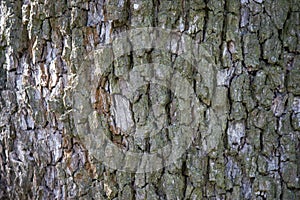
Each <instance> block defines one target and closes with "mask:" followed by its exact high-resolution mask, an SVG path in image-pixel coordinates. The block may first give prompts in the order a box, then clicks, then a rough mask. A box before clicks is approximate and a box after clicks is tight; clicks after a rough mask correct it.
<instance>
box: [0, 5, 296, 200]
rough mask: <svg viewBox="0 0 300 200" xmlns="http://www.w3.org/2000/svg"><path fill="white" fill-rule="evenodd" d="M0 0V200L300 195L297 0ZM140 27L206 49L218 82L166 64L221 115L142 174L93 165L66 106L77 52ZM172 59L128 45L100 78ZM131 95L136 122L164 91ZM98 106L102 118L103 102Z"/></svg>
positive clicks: (111, 78) (69, 103) (116, 137)
mask: <svg viewBox="0 0 300 200" xmlns="http://www.w3.org/2000/svg"><path fill="white" fill-rule="evenodd" d="M0 6H1V10H0V35H1V38H0V55H1V56H0V65H1V68H0V111H1V114H0V199H300V182H299V178H300V177H299V176H300V153H299V152H300V137H299V131H300V54H299V53H300V19H299V18H300V17H299V16H300V3H299V1H297V0H274V1H272V0H241V1H237V0H226V1H225V0H220V1H219V0H218V1H212V0H200V1H199V0H185V1H167V0H162V1H159V0H153V1H144V0H143V1H133V0H131V1H129V0H124V1H122V0H120V1H111V0H106V1H103V0H99V1H96V0H67V1H60V0H59V1H49V0H45V1H42V0H31V1H27V0H24V1H20V0H17V1H14V0H3V1H1V5H0ZM138 27H160V28H165V29H173V30H176V31H177V32H182V33H186V34H188V35H189V36H191V37H192V38H193V39H194V41H197V42H198V43H200V44H202V45H205V47H206V48H207V51H208V52H209V54H210V60H211V62H213V63H210V64H212V66H213V69H212V70H210V68H209V70H207V73H212V74H213V77H215V79H214V80H208V78H207V76H205V75H203V74H202V75H201V74H195V73H194V69H193V68H192V67H190V68H189V66H188V64H186V63H184V62H180V61H178V62H177V61H176V62H177V63H176V62H175V64H174V67H175V68H176V70H178V71H180V72H181V73H182V74H183V76H184V77H186V78H187V79H188V80H190V81H191V83H192V84H193V89H194V91H195V94H196V95H197V98H199V101H200V102H201V105H202V106H203V109H204V114H203V123H204V127H205V126H206V125H207V124H208V123H209V121H210V123H212V124H214V123H215V124H217V123H221V125H220V127H219V129H216V128H215V129H214V127H217V126H213V128H212V131H211V132H209V131H208V129H207V128H208V127H205V128H204V129H205V130H204V131H203V132H201V131H199V132H198V135H196V137H195V139H194V141H193V144H192V145H191V147H190V148H189V149H187V151H186V153H185V154H184V155H183V156H182V157H181V158H180V159H179V160H177V161H176V162H175V163H174V164H173V165H170V166H167V167H165V168H162V169H160V170H158V171H155V172H151V173H141V174H135V173H129V172H121V171H117V170H113V169H110V168H109V167H107V166H105V165H103V163H101V162H100V161H98V160H97V159H96V158H95V157H94V156H93V155H92V154H90V151H89V150H88V149H87V148H86V146H85V144H84V143H83V142H82V140H81V139H80V137H78V135H77V134H76V130H75V126H74V120H73V119H72V114H71V113H72V106H73V104H72V103H73V101H72V94H71V93H72V92H71V91H72V86H73V85H72V83H73V81H74V79H75V78H76V76H77V75H78V74H77V73H78V71H79V69H80V65H81V63H82V60H81V59H82V58H83V57H84V55H88V53H89V52H92V51H93V50H94V49H96V48H97V47H98V46H101V45H103V44H107V43H110V42H111V40H112V37H113V36H116V35H117V34H118V33H120V32H122V31H125V30H131V29H134V28H138ZM173 56H174V55H173ZM175 56H176V55H175ZM171 57H172V55H170V54H161V53H160V52H155V51H152V52H145V51H141V52H133V53H131V54H130V55H128V56H127V55H126V56H124V57H122V58H120V59H119V60H117V61H115V62H114V68H113V70H112V72H111V74H110V76H107V77H106V78H107V79H108V80H109V81H110V82H113V81H116V82H118V77H120V76H121V74H123V73H124V72H126V71H128V70H129V69H130V68H134V67H135V65H138V64H139V63H145V62H150V61H155V60H160V61H164V60H166V61H165V62H166V63H170V62H171V61H172V60H171ZM206 64H207V66H208V64H209V63H206ZM182 66H187V68H186V69H184V70H183V69H182V68H181V67H182ZM208 77H211V76H208ZM106 81H107V80H106ZM118 83H119V82H118ZM99 88H100V89H99V90H98V92H99V93H100V94H102V93H107V91H104V90H105V87H104V86H103V85H101V84H100V87H99ZM102 90H103V91H102ZM101 92H102V93H101ZM139 92H140V93H139V94H141V99H140V100H139V101H138V102H136V103H133V104H132V106H126V109H127V107H128V109H129V108H130V109H133V111H134V113H135V115H136V116H140V117H141V119H143V117H145V115H146V114H145V113H147V112H148V111H147V110H148V109H149V108H150V104H151V102H153V101H162V102H163V101H165V102H170V101H172V99H170V98H171V97H172V95H170V94H169V93H168V91H166V90H164V89H157V88H151V87H150V88H142V89H141V91H139ZM108 95H109V94H108ZM143 95H144V96H143ZM138 96H139V95H138ZM99 98H100V97H99ZM101 98H106V97H105V96H104V97H101ZM102 100H103V99H102ZM106 100H107V99H106ZM107 101H108V100H107ZM119 103H120V102H119ZM166 104H167V103H166ZM181 106H183V108H186V109H189V107H190V105H185V104H182V105H181ZM121 107H122V106H121ZM175 109H176V105H175ZM95 110H97V111H98V114H99V117H100V118H101V117H102V118H101V119H102V120H103V123H104V122H105V119H104V118H105V116H106V115H108V114H109V113H110V111H109V109H108V110H107V108H106V107H105V105H103V104H99V105H98V104H97V105H95ZM116 110H118V109H116ZM210 110H214V111H215V112H216V116H217V117H216V118H211V117H209V116H210V114H209V111H210ZM123 111H124V110H123ZM123 111H122V112H123ZM116 112H117V111H116ZM124 112H125V111H124ZM107 113H108V114H107ZM136 116H135V117H136ZM120 119H121V122H120ZM120 119H118V120H119V123H122V118H120ZM131 120H132V122H131V123H137V122H136V121H135V119H134V116H133V119H131ZM169 120H171V118H170V119H169ZM125 126H126V125H125ZM110 131H111V130H110ZM108 134H111V140H112V141H114V142H115V143H117V144H118V145H123V144H122V137H120V136H119V135H118V134H116V135H114V134H113V131H111V132H109V131H108ZM216 135H220V136H221V140H220V142H219V143H218V145H217V146H213V148H212V149H211V151H209V152H203V151H202V150H203V144H204V143H203V141H207V144H206V145H210V144H209V143H210V142H212V143H213V142H214V139H216V137H217V136H216ZM167 141H168V137H167V136H165V135H162V136H161V138H156V139H155V140H152V141H151V140H150V141H148V142H147V143H146V144H147V145H144V146H143V144H140V143H139V142H138V141H134V140H130V138H129V141H128V146H129V147H128V148H133V149H135V150H140V151H149V149H151V148H155V145H157V144H158V143H159V144H164V142H167Z"/></svg>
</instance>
